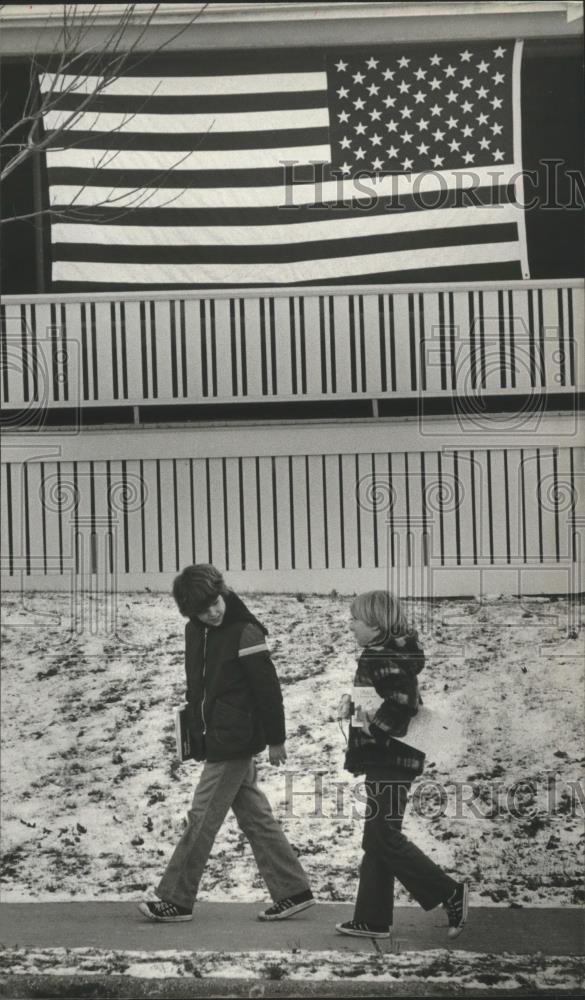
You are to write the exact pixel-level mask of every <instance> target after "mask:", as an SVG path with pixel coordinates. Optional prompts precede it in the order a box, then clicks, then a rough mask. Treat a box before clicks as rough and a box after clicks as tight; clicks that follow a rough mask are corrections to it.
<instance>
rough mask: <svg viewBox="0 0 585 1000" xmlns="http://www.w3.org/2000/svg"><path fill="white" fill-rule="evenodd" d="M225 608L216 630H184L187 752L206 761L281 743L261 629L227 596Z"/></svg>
mask: <svg viewBox="0 0 585 1000" xmlns="http://www.w3.org/2000/svg"><path fill="white" fill-rule="evenodd" d="M225 603H226V611H225V615H224V618H223V621H222V623H221V625H219V626H215V627H206V626H205V625H203V623H202V622H200V621H199V620H198V619H190V620H189V621H188V622H187V625H186V628H185V671H186V674H187V694H186V700H187V706H188V711H187V718H188V723H189V735H190V738H191V747H192V749H193V756H194V757H195V758H196V759H197V760H207V761H210V762H213V761H222V760H233V759H236V758H240V757H249V756H252V755H253V754H257V753H260V752H261V751H262V750H264V749H265V748H266V745H267V744H270V745H275V744H281V743H284V741H285V738H286V733H285V725H284V708H283V703H282V693H281V690H280V684H279V682H278V677H277V675H276V671H275V669H274V665H273V663H272V661H271V659H270V655H269V653H268V649H267V646H266V639H265V637H266V634H267V630H266V629H265V628H264V626H263V625H261V624H260V622H259V621H258V620H257V619H256V618H255V617H254V615H253V614H252V612H251V611H249V610H248V608H247V607H246V605H245V604H244V603H243V602H242V601H241V600H240V598H239V597H238V596H237V595H236V594H234V593H233V592H232V591H229V592H228V593H227V594H226V595H225Z"/></svg>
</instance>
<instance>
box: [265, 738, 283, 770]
mask: <svg viewBox="0 0 585 1000" xmlns="http://www.w3.org/2000/svg"><path fill="white" fill-rule="evenodd" d="M268 759H269V761H270V763H271V764H272V765H274V767H279V766H280V765H281V764H284V763H286V750H285V749H284V743H279V744H274V745H273V746H270V747H268Z"/></svg>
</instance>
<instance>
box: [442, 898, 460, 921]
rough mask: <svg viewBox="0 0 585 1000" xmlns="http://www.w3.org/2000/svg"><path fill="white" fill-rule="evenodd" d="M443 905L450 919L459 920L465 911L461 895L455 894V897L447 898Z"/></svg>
mask: <svg viewBox="0 0 585 1000" xmlns="http://www.w3.org/2000/svg"><path fill="white" fill-rule="evenodd" d="M443 906H444V907H445V909H446V911H447V916H448V917H449V920H450V921H451V920H454V921H458V920H459V919H460V917H461V914H462V913H463V907H462V903H461V899H460V898H459V896H457V895H455V897H451V898H450V899H447V900H446V901H445V902H444V903H443Z"/></svg>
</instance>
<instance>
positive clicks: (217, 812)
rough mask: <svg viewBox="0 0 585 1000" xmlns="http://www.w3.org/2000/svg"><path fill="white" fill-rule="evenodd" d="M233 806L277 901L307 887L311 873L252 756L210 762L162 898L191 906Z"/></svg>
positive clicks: (166, 876)
mask: <svg viewBox="0 0 585 1000" xmlns="http://www.w3.org/2000/svg"><path fill="white" fill-rule="evenodd" d="M230 808H231V809H233V811H234V814H235V817H236V820H237V821H238V825H239V827H240V829H241V830H242V832H243V833H244V834H245V835H246V837H247V838H248V840H249V842H250V846H251V848H252V851H253V853H254V857H255V859H256V864H257V865H258V870H259V872H260V874H261V876H262V878H263V879H264V881H265V882H266V885H267V887H268V891H269V893H270V895H271V897H272V899H273V900H274V901H277V900H279V899H284V897H285V896H292V895H295V894H296V893H298V892H304V891H305V890H307V889H308V888H309V883H308V881H307V876H306V875H305V872H304V870H303V868H302V866H301V864H300V862H299V860H298V858H297V856H296V854H295V853H294V851H293V849H292V847H291V845H290V844H289V842H288V840H287V839H286V837H285V835H284V832H283V830H282V827H281V826H280V823H278V821H277V820H276V819H275V817H274V814H273V812H272V809H271V807H270V803H269V801H268V799H267V798H266V796H265V795H264V793H263V792H261V791H260V789H259V788H258V785H257V783H256V761H255V760H254V759H253V758H252V757H245V758H243V759H241V760H226V761H221V762H219V763H213V764H210V763H208V762H206V763H205V764H204V766H203V771H202V772H201V777H200V779H199V784H198V785H197V787H196V789H195V794H194V796H193V803H192V805H191V809H190V810H189V813H188V821H189V822H188V826H187V829H186V830H185V832H184V834H183V836H182V837H181V839H180V841H179V843H178V844H177V846H176V848H175V851H174V853H173V855H172V857H171V859H170V861H169V863H168V865H167V868H166V871H165V873H164V875H163V877H162V879H161V881H160V883H159V885H158V887H157V888H156V890H155V892H156V895H157V896H158V897H159V899H164V900H167V901H168V902H170V903H175V904H176V905H177V906H183V907H186V908H190V907H192V906H193V903H194V902H195V898H196V896H197V890H198V888H199V882H200V880H201V876H202V874H203V870H204V868H205V865H206V864H207V859H208V858H209V854H210V852H211V848H212V847H213V842H214V840H215V838H216V836H217V834H218V832H219V829H220V827H221V825H222V823H223V821H224V819H225V817H226V815H227V813H228V810H229V809H230Z"/></svg>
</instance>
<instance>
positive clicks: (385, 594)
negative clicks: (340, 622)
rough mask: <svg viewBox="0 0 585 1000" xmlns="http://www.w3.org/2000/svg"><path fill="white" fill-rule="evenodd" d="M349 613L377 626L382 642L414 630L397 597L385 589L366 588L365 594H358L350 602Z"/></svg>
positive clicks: (371, 625)
mask: <svg viewBox="0 0 585 1000" xmlns="http://www.w3.org/2000/svg"><path fill="white" fill-rule="evenodd" d="M351 613H352V615H353V616H354V618H358V619H359V620H360V621H362V622H365V623H366V625H369V626H370V627H371V628H377V629H378V630H379V632H380V636H379V638H380V640H381V641H383V642H386V641H387V640H388V639H390V638H393V639H397V638H401V637H403V636H406V635H411V634H413V632H414V629H412V628H411V627H410V626H409V624H408V622H407V620H406V616H405V614H404V609H403V607H402V604H401V603H400V601H399V599H398V598H397V597H395V596H394V594H391V593H389V591H387V590H368V591H367V593H365V594H358V596H357V597H354V599H353V601H352V602H351Z"/></svg>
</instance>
